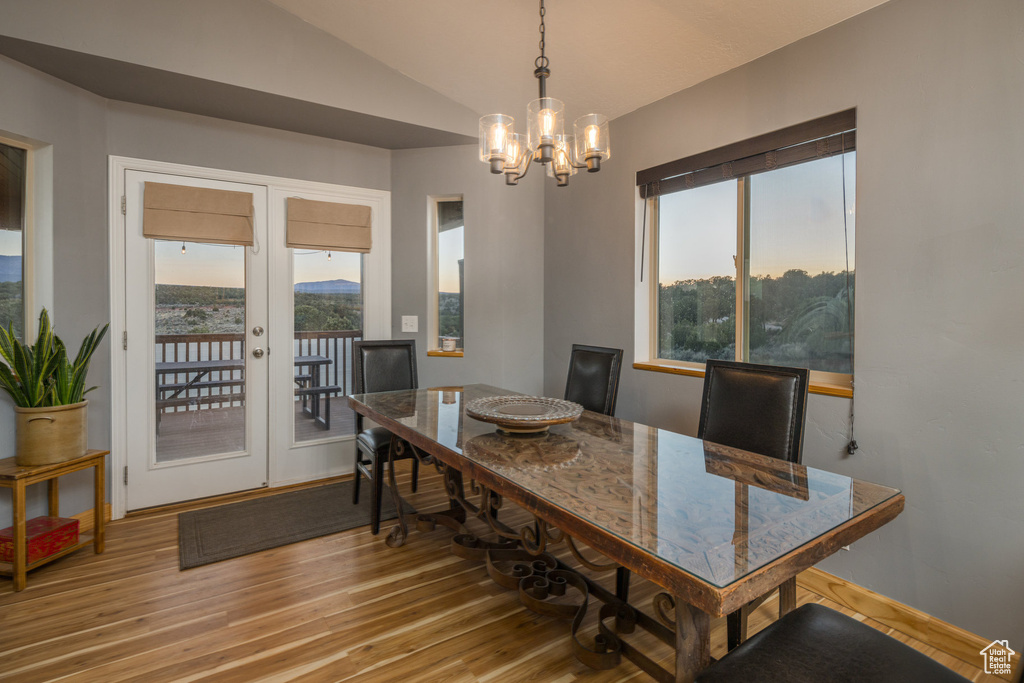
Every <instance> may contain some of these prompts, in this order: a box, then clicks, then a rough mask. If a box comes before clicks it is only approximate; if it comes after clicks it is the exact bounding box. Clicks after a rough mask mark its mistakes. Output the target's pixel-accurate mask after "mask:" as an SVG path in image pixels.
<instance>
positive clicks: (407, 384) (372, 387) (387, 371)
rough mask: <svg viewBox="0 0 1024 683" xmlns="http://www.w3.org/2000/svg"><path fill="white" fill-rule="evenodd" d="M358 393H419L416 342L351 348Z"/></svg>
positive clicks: (357, 344) (367, 343)
mask: <svg viewBox="0 0 1024 683" xmlns="http://www.w3.org/2000/svg"><path fill="white" fill-rule="evenodd" d="M352 373H353V374H354V375H355V381H354V382H353V384H354V385H355V393H357V394H372V393H375V392H378V391H398V390H400V389H417V388H418V381H417V377H416V340H415V339H387V340H374V341H358V342H355V343H354V344H352Z"/></svg>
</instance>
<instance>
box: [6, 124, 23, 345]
mask: <svg viewBox="0 0 1024 683" xmlns="http://www.w3.org/2000/svg"><path fill="white" fill-rule="evenodd" d="M27 161H28V152H27V151H26V150H24V149H22V148H20V147H14V146H12V145H8V144H3V143H0V325H2V326H3V327H4V328H6V327H7V326H8V325H10V326H12V327H13V328H14V330H15V332H16V334H17V336H18V337H21V338H23V334H24V324H25V286H24V277H23V256H24V253H25V238H24V236H25V202H26V196H25V188H26V178H27Z"/></svg>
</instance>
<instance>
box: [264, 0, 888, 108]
mask: <svg viewBox="0 0 1024 683" xmlns="http://www.w3.org/2000/svg"><path fill="white" fill-rule="evenodd" d="M270 1H271V2H273V3H274V4H275V5H278V6H279V7H281V8H283V9H285V10H286V11H288V12H291V13H292V14H294V15H296V16H298V17H300V18H302V19H304V20H305V21H307V22H309V23H310V24H312V25H314V26H316V27H318V28H320V29H322V30H324V31H326V32H328V33H330V34H332V35H334V36H336V37H338V38H340V39H341V40H343V41H345V42H347V43H349V44H350V45H352V46H353V47H355V48H357V49H359V50H361V51H363V52H365V53H366V54H368V55H370V56H371V57H373V58H374V59H377V60H379V61H381V62H383V63H384V64H387V65H388V66H390V67H392V68H394V69H396V70H398V71H400V72H401V73H403V74H405V75H407V76H409V77H411V78H413V79H414V80H417V81H419V82H420V83H423V84H424V85H426V86H428V87H430V88H433V89H434V90H436V91H438V92H439V93H441V94H442V95H446V96H447V97H450V98H451V99H453V100H455V101H456V102H458V103H460V104H463V105H465V106H467V107H469V108H470V109H472V110H474V111H476V112H478V113H480V114H489V113H496V112H502V113H506V114H510V115H512V116H515V117H519V116H521V115H523V114H525V108H526V103H527V102H528V101H529V100H532V99H534V98H536V97H537V85H536V83H537V82H536V79H535V78H534V77H533V68H534V59H535V58H536V57H537V55H538V54H539V49H538V41H539V30H538V27H539V23H540V17H539V12H538V8H539V2H537V0H430V1H429V2H424V0H270ZM884 2H885V0H828V1H827V2H822V0H629V1H628V2H626V1H624V0H546V17H545V24H546V32H545V35H546V38H547V40H546V43H547V45H546V54H547V56H548V57H549V59H550V60H551V78H550V79H549V81H548V94H549V95H551V96H552V97H558V98H559V99H561V100H563V101H564V102H565V104H566V108H567V111H566V113H567V115H568V116H569V117H570V120H571V119H572V118H574V117H575V116H578V115H581V114H586V113H590V112H599V113H602V114H605V115H607V116H609V117H611V118H615V117H616V116H620V115H622V114H625V113H628V112H630V111H633V110H634V109H637V108H638V107H642V106H643V105H645V104H649V103H651V102H654V101H656V100H659V99H661V98H663V97H665V96H667V95H670V94H671V93H674V92H677V91H679V90H683V89H684V88H688V87H689V86H691V85H695V84H696V83H699V82H701V81H703V80H706V79H708V78H711V77H712V76H715V75H717V74H720V73H724V72H726V71H728V70H730V69H733V68H735V67H737V66H740V65H741V64H744V63H746V62H749V61H751V60H754V59H756V58H757V57H760V56H762V55H765V54H767V53H769V52H772V51H774V50H777V49H779V48H780V47H783V46H784V45H788V44H789V43H792V42H795V41H797V40H799V39H801V38H803V37H805V36H809V35H811V34H813V33H817V32H818V31H821V30H822V29H825V28H828V27H829V26H832V25H834V24H837V23H839V22H841V21H843V20H845V19H848V18H850V17H852V16H854V15H856V14H859V13H861V12H863V11H865V10H868V9H870V8H872V7H875V6H877V5H881V4H883V3H884Z"/></svg>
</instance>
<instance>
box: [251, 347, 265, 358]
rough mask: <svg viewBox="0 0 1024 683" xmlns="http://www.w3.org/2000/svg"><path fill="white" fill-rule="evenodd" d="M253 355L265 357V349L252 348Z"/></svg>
mask: <svg viewBox="0 0 1024 683" xmlns="http://www.w3.org/2000/svg"><path fill="white" fill-rule="evenodd" d="M252 355H253V356H254V357H255V358H263V349H259V348H256V349H253V350H252Z"/></svg>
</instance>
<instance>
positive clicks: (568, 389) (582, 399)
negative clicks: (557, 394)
mask: <svg viewBox="0 0 1024 683" xmlns="http://www.w3.org/2000/svg"><path fill="white" fill-rule="evenodd" d="M621 370H622V349H609V348H605V347H603V346H585V345H583V344H573V345H572V355H570V356H569V376H568V377H567V378H566V380H565V400H566V401H573V402H574V403H579V404H580V405H581V406H583V409H584V410H590V411H593V412H595V413H601V414H602V415H614V414H615V400H616V399H617V398H618V396H619V373H620V372H621Z"/></svg>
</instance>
